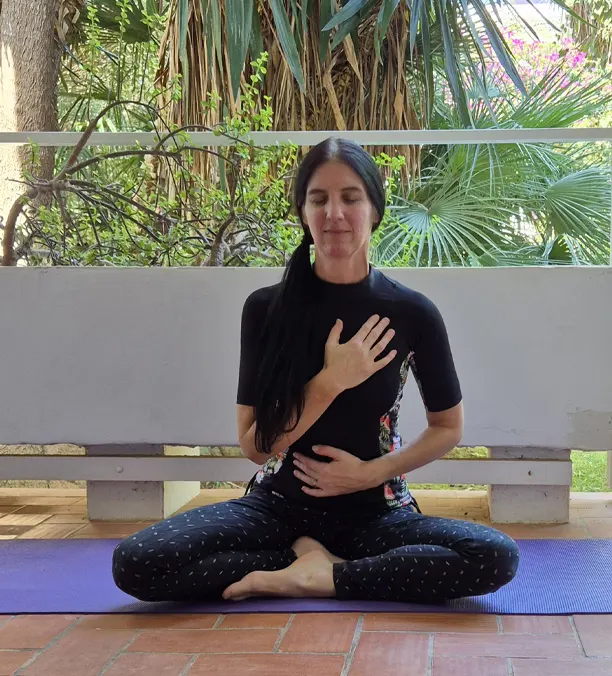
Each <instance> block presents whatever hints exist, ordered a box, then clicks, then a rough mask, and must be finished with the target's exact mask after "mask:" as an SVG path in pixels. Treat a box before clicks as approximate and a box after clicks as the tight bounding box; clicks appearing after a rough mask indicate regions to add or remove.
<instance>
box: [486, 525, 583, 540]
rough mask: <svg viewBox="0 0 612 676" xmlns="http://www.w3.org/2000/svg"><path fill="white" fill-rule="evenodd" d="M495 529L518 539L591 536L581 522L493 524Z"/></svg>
mask: <svg viewBox="0 0 612 676" xmlns="http://www.w3.org/2000/svg"><path fill="white" fill-rule="evenodd" d="M493 526H494V527H495V528H497V530H500V531H502V532H503V533H506V535H509V536H510V537H511V538H516V539H520V540H533V539H542V538H544V539H546V538H553V539H555V538H565V539H567V540H582V539H588V538H590V537H591V535H590V533H589V531H588V530H587V529H586V526H585V525H583V524H581V523H558V524H550V525H541V526H540V525H533V526H530V525H527V524H514V523H510V524H506V523H499V524H493Z"/></svg>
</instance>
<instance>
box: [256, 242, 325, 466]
mask: <svg viewBox="0 0 612 676" xmlns="http://www.w3.org/2000/svg"><path fill="white" fill-rule="evenodd" d="M312 243H313V240H312V237H311V235H310V232H309V231H308V230H305V233H304V238H303V239H302V241H301V243H300V245H299V246H298V247H297V248H296V250H295V251H294V252H293V255H292V256H291V258H290V260H289V263H288V264H287V267H286V268H285V272H284V275H283V279H282V281H281V284H280V286H279V289H278V292H277V294H276V297H275V298H273V300H272V303H271V305H270V309H269V310H268V316H267V318H266V322H265V324H264V329H263V334H262V337H261V344H262V348H263V349H262V355H261V359H260V364H259V372H258V376H257V383H258V388H257V396H256V403H255V422H256V426H255V429H256V433H255V447H256V448H257V449H258V450H259V451H260V452H262V453H270V452H271V449H272V446H273V445H274V443H275V442H276V441H278V439H279V438H280V437H281V436H282V435H283V434H284V433H285V432H289V431H292V430H294V429H295V427H296V425H297V423H298V421H299V419H300V417H301V415H302V412H303V410H304V400H305V397H304V388H305V386H306V383H307V382H308V376H309V374H308V344H309V335H310V323H311V318H312V301H313V288H312V286H313V284H312V282H313V279H312V277H313V276H314V272H313V270H312V267H311V264H310V245H311V244H312ZM294 412H295V414H296V415H295V416H294ZM292 418H294V420H293V424H291V423H292Z"/></svg>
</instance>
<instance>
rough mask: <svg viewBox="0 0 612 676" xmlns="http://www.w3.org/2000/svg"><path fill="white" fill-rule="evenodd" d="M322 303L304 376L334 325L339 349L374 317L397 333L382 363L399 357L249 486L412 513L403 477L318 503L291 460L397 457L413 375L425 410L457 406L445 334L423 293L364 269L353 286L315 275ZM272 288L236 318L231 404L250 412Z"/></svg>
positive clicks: (346, 506) (325, 505)
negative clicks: (331, 452) (330, 455)
mask: <svg viewBox="0 0 612 676" xmlns="http://www.w3.org/2000/svg"><path fill="white" fill-rule="evenodd" d="M312 283H313V284H316V285H318V288H317V297H318V298H319V299H320V300H319V301H318V302H317V303H316V305H315V308H314V317H313V328H312V331H311V342H310V348H309V373H310V377H311V378H312V377H314V376H315V375H316V374H317V373H318V372H319V371H320V370H321V369H322V367H323V364H324V355H325V343H326V341H327V338H328V336H329V332H330V330H331V328H332V326H333V325H334V322H335V321H336V319H338V318H339V319H341V320H342V322H343V330H342V335H341V337H340V342H341V343H342V342H346V341H348V340H349V339H350V338H352V337H353V336H354V335H355V333H356V332H357V331H358V330H359V329H360V328H361V326H362V325H363V324H364V322H365V321H366V320H367V319H368V318H369V317H371V316H372V315H374V314H378V315H379V316H380V317H381V318H382V317H389V319H390V320H391V322H390V325H389V327H390V328H393V329H395V336H394V337H393V339H392V341H391V343H390V344H389V346H388V347H387V348H386V349H385V351H384V352H383V355H386V354H387V353H388V352H389V351H390V350H393V349H396V350H397V351H398V354H397V356H396V357H395V359H393V361H392V362H391V363H390V364H389V365H388V366H386V367H385V368H383V369H381V370H380V371H378V372H377V373H375V374H374V375H373V376H371V377H370V378H369V379H368V380H366V381H365V382H364V383H362V384H361V385H359V386H357V387H354V388H352V389H349V390H345V391H344V392H342V393H341V394H340V395H339V396H338V397H337V398H336V399H335V400H334V401H333V403H332V404H331V405H330V406H329V408H328V409H327V410H326V411H325V412H324V413H323V415H322V416H321V417H320V418H319V420H317V422H316V423H315V424H314V425H313V426H312V427H311V428H310V429H309V430H308V431H307V432H306V433H305V434H304V435H303V436H302V437H301V438H300V439H298V440H297V441H296V442H295V443H294V444H292V446H291V447H290V448H289V449H287V450H286V451H283V452H281V453H279V454H278V455H276V456H273V457H271V458H270V460H268V461H267V462H266V464H265V465H263V466H262V468H261V469H260V471H259V472H257V475H256V477H255V485H256V486H258V487H261V488H263V489H267V490H270V491H273V492H274V493H277V494H280V495H283V496H286V497H288V498H292V499H294V500H298V501H300V502H302V503H306V504H312V506H314V507H318V508H320V509H333V510H341V511H345V510H351V509H357V508H366V509H378V508H381V509H387V508H390V509H393V508H397V507H406V506H408V507H412V508H413V509H414V508H415V502H414V499H413V497H412V496H411V494H410V491H409V489H408V486H407V484H406V479H405V476H398V477H396V478H394V479H391V480H390V481H387V482H385V483H384V484H382V485H380V486H378V487H376V488H371V489H368V490H364V491H359V492H357V493H352V494H349V495H342V496H335V497H328V498H316V497H313V496H310V495H308V494H306V493H304V491H302V490H301V489H302V486H303V485H304V484H303V483H302V482H301V481H300V480H299V479H298V478H297V477H295V476H294V474H293V472H294V469H295V466H294V464H293V461H292V453H293V452H294V451H297V452H299V453H302V454H303V455H305V456H308V457H311V458H315V459H318V460H321V456H317V455H316V454H315V453H314V452H313V451H312V447H313V446H314V445H317V444H325V445H328V446H334V447H336V448H340V449H342V450H344V451H347V452H349V453H353V454H354V455H356V456H357V457H359V458H361V459H362V460H372V459H374V458H377V457H379V456H380V455H384V454H385V453H392V452H393V451H396V450H398V449H399V448H400V447H401V445H402V440H401V438H400V435H399V429H398V415H399V408H400V401H401V398H402V393H403V389H404V384H405V382H406V378H407V376H408V371H409V370H411V371H412V373H413V376H414V378H415V380H416V382H417V384H418V387H419V390H420V393H421V397H422V399H423V403H424V405H425V407H426V409H427V410H428V411H430V412H434V411H443V410H445V409H448V408H451V407H453V406H455V405H457V404H458V403H459V402H460V401H461V398H462V395H461V389H460V385H459V381H458V378H457V373H456V370H455V365H454V362H453V357H452V353H451V348H450V345H449V340H448V336H447V331H446V327H445V325H444V321H443V319H442V316H441V315H440V312H439V310H438V309H437V307H436V306H435V305H434V303H433V302H432V301H431V300H429V299H428V298H427V297H426V296H424V295H423V294H422V293H420V292H417V291H414V290H412V289H409V288H407V287H406V286H403V285H402V284H399V283H398V282H396V281H395V280H392V279H390V278H389V277H387V276H386V275H384V274H383V273H382V272H381V271H380V270H377V269H376V268H374V267H373V266H370V271H369V274H368V276H367V277H365V278H364V279H363V280H362V281H360V282H357V283H354V284H335V283H331V282H327V281H324V280H322V279H321V278H320V277H318V276H316V275H315V274H314V273H313V275H312ZM277 288H278V285H273V286H268V287H263V288H261V289H257V290H256V291H254V292H253V293H251V295H250V296H249V297H248V298H247V300H246V301H245V304H244V308H243V312H242V326H241V353H240V371H239V380H238V396H237V403H238V404H243V405H246V406H254V405H255V396H254V393H255V392H256V388H257V382H256V372H257V365H258V363H257V362H258V349H259V338H260V336H261V334H262V328H263V324H264V321H265V317H266V312H267V310H268V307H269V305H270V302H271V300H272V298H273V295H274V293H275V292H276V290H277Z"/></svg>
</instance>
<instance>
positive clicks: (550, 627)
mask: <svg viewBox="0 0 612 676" xmlns="http://www.w3.org/2000/svg"><path fill="white" fill-rule="evenodd" d="M501 621H502V626H503V628H504V634H573V633H574V630H573V629H572V625H571V624H570V621H569V618H568V617H564V616H562V615H550V616H548V615H536V616H531V615H502V618H501Z"/></svg>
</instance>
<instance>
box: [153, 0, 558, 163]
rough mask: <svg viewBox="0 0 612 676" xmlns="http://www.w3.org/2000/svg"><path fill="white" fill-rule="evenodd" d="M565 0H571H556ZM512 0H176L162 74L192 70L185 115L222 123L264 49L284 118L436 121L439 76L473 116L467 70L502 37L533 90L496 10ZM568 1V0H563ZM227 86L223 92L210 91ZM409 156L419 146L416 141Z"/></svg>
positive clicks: (186, 78) (407, 125) (380, 125)
mask: <svg viewBox="0 0 612 676" xmlns="http://www.w3.org/2000/svg"><path fill="white" fill-rule="evenodd" d="M555 2H558V4H560V5H563V3H562V0H555ZM498 6H507V7H509V8H510V9H511V8H512V4H511V2H510V0H495V2H487V1H486V0H412V1H408V0H348V1H346V2H344V3H341V2H339V1H337V0H171V5H170V11H169V23H168V27H167V31H166V34H165V35H164V38H163V40H162V44H161V50H160V72H159V83H160V86H161V87H164V86H166V85H167V83H168V82H169V81H170V80H171V78H175V77H176V76H177V75H180V76H181V78H182V87H183V89H182V96H181V98H180V100H179V101H176V102H173V103H171V120H172V121H173V122H175V123H176V124H179V125H183V124H205V125H209V126H212V125H214V124H217V123H219V122H220V121H221V120H222V119H223V117H224V115H225V113H226V111H229V112H232V111H233V110H234V109H235V107H236V106H238V105H239V98H240V84H241V82H243V81H244V80H245V79H246V81H248V78H249V75H250V68H249V64H250V62H251V61H253V60H255V59H257V57H258V56H259V55H260V54H261V52H262V51H266V52H267V53H268V55H269V58H268V65H269V68H268V74H267V78H266V81H265V84H264V88H263V94H264V95H265V96H270V97H271V103H272V107H273V109H274V110H275V111H276V118H275V128H276V129H289V130H291V129H303V130H308V129H330V130H331V129H337V130H345V129H418V128H423V127H428V126H429V123H430V120H431V117H432V114H433V111H434V100H435V96H436V92H435V82H436V78H437V77H438V76H440V77H444V78H445V79H446V80H447V81H448V82H449V84H450V87H451V90H452V93H453V97H454V100H455V104H456V106H457V109H458V111H459V119H460V122H461V125H462V126H470V125H471V124H472V118H471V115H470V110H469V105H468V96H467V92H466V84H465V82H466V76H469V77H472V78H476V77H481V75H482V62H481V57H483V55H484V53H485V51H486V50H487V49H489V48H490V49H492V50H493V51H494V52H495V54H496V55H497V58H498V59H499V60H500V62H501V63H502V65H503V67H504V68H505V70H506V72H507V73H508V74H509V75H510V77H511V78H512V80H513V81H514V83H515V85H516V87H517V88H518V89H519V90H521V91H523V92H524V91H525V88H524V85H523V83H522V82H521V78H520V76H519V74H518V71H517V69H516V67H515V64H514V62H513V58H512V54H511V50H510V48H509V45H508V44H507V43H506V41H505V39H504V37H503V35H502V33H501V31H500V29H499V25H498V23H501V20H500V21H499V22H498V23H496V21H495V18H496V15H497V14H498ZM563 6H564V5H563ZM212 92H216V93H218V95H219V103H218V105H217V106H216V107H214V108H208V109H204V108H203V107H202V102H203V101H207V100H208V98H209V95H210V94H211V93H212ZM405 152H406V157H407V160H408V162H409V163H411V162H412V163H414V162H416V161H417V160H418V150H417V149H414V148H413V149H410V148H409V149H405Z"/></svg>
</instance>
